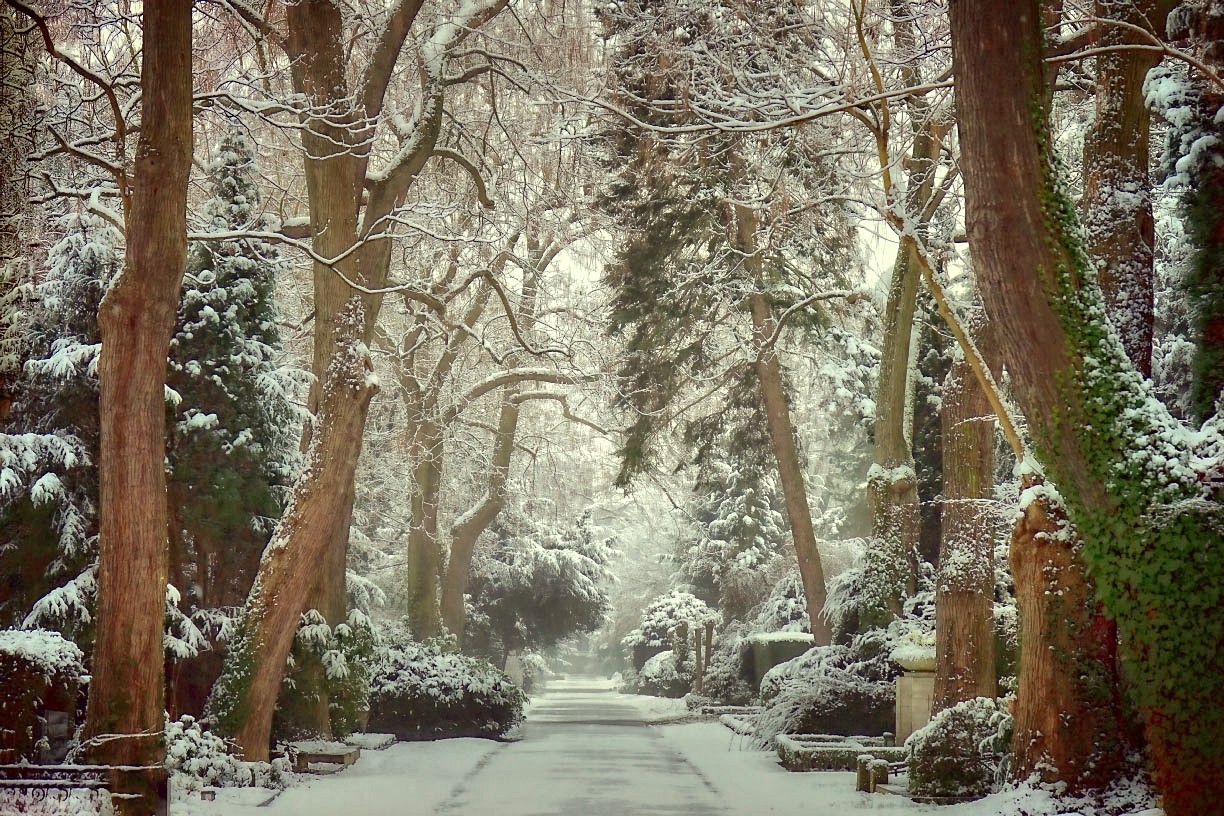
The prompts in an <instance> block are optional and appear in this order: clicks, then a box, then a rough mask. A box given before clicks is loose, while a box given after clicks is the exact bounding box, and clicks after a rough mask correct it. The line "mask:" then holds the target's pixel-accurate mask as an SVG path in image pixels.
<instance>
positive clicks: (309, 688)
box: [273, 609, 375, 740]
mask: <svg viewBox="0 0 1224 816" xmlns="http://www.w3.org/2000/svg"><path fill="white" fill-rule="evenodd" d="M374 641H375V635H374V630H373V628H372V625H371V623H370V619H369V618H367V617H366V616H365V614H364V613H362V612H360V611H358V610H356V609H354V610H353V611H351V612H350V613H349V616H348V620H347V621H346V622H344V623H339V624H336V626H335V628H334V629H333V628H332V627H331V626H328V625H327V621H326V619H324V617H323V615H322V614H320V613H319V611H318V610H316V609H308V610H306V611H305V612H303V613H302V619H301V622H300V624H299V626H298V631H297V636H296V638H295V639H294V642H293V649H292V651H291V652H290V654H289V661H288V667H287V670H286V673H285V679H284V685H283V688H282V691H281V695H280V699H279V700H278V701H277V708H276V719H275V721H274V725H273V736H274V737H275V738H276V739H278V740H299V739H314V738H316V737H318V736H319V734H318V729H317V726H315V725H314V719H313V713H312V712H313V710H314V708H315V703H316V702H317V700H318V696H319V694H320V693H321V692H323V691H325V692H326V694H327V698H328V701H329V703H330V708H329V710H330V714H331V730H332V734H333V735H334V736H335V737H337V738H342V737H345V736H347V735H349V734H351V733H352V732H353V731H355V730H357V728H358V726H359V723H360V721H361V719H362V717H363V716H364V714H365V712H366V711H367V710H368V707H369V706H368V700H367V698H368V696H369V680H368V678H369V663H370V661H371V659H372V656H373V652H374ZM320 666H321V667H322V671H321V672H318V671H303V670H302V669H303V667H307V668H317V667H320ZM320 686H322V688H320Z"/></svg>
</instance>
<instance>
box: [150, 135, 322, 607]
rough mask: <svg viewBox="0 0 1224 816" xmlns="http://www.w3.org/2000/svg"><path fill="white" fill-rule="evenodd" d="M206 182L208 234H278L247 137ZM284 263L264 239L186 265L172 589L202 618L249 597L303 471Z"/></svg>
mask: <svg viewBox="0 0 1224 816" xmlns="http://www.w3.org/2000/svg"><path fill="white" fill-rule="evenodd" d="M209 174H210V180H211V185H212V188H211V195H210V197H209V198H208V200H207V201H205V202H204V204H203V207H202V215H203V219H204V221H205V222H206V226H205V229H206V230H207V231H209V232H216V233H238V232H242V231H244V230H248V231H261V230H265V231H266V230H268V229H270V225H269V223H268V220H269V219H268V216H266V215H264V214H263V213H262V212H261V211H260V191H259V186H258V182H257V179H256V175H255V167H254V151H253V148H252V146H251V144H250V142H249V141H248V140H247V139H246V137H245V136H242V135H240V134H231V135H229V136H227V137H226V138H225V139H223V140H222V142H221V144H220V146H219V149H218V151H217V154H216V156H215V158H214V159H213V161H212V164H211V166H210V167H209ZM283 265H284V262H283V261H282V259H281V258H280V255H279V253H278V252H277V249H276V247H275V246H273V245H272V244H270V243H268V242H266V241H263V240H260V239H257V238H245V237H234V238H229V237H227V238H222V239H216V240H207V241H197V242H195V243H193V244H192V245H191V248H190V250H189V252H188V256H187V271H186V276H185V278H184V284H183V287H184V291H183V299H182V303H181V304H180V306H179V315H178V325H177V328H176V330H175V334H174V337H173V339H172V340H171V343H170V366H169V370H168V374H167V384H168V385H169V387H170V389H171V390H172V391H173V392H174V396H172V402H175V403H176V404H174V405H173V406H171V409H170V410H171V411H172V416H171V418H170V423H169V428H170V430H169V435H170V438H169V440H168V443H167V456H168V459H169V462H170V469H171V474H170V478H169V491H170V498H171V502H170V509H171V529H172V530H173V532H174V535H175V537H176V541H174V542H173V544H174V545H175V546H174V547H173V555H172V573H173V574H172V581H175V582H182V583H180V586H184V588H185V586H194V587H196V588H197V589H196V592H197V595H196V597H194V598H191V599H190V601H191V603H192V604H194V605H195V606H197V607H199V608H216V607H232V606H239V605H241V604H242V602H243V600H244V599H245V598H246V594H247V591H248V590H249V589H250V584H251V581H252V580H253V578H254V575H255V570H256V567H257V565H258V563H259V558H260V555H261V553H262V552H263V548H264V545H265V544H266V542H267V538H268V535H269V534H270V532H271V528H272V525H273V523H274V522H275V521H276V519H277V518H279V516H280V512H281V507H282V503H283V498H282V497H283V493H284V489H285V486H287V485H288V484H289V481H290V478H291V475H292V474H291V471H292V469H293V467H294V464H295V462H296V454H295V453H294V445H293V443H294V438H293V432H294V429H295V428H297V427H299V422H298V421H297V418H296V417H295V415H294V411H293V409H292V407H291V402H290V398H289V397H290V392H291V389H292V379H291V378H290V377H289V376H288V375H287V373H286V372H284V371H283V370H281V369H280V368H278V362H277V358H278V356H279V348H280V335H279V330H278V328H277V323H276V310H275V303H274V300H273V288H274V286H275V283H276V275H277V273H278V271H279V270H280V269H282V268H283Z"/></svg>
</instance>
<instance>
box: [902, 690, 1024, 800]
mask: <svg viewBox="0 0 1224 816" xmlns="http://www.w3.org/2000/svg"><path fill="white" fill-rule="evenodd" d="M1011 735H1012V715H1011V713H1010V712H1009V711H1008V709H1007V703H1006V702H1005V701H1003V700H998V699H995V698H992V697H978V698H976V699H973V700H966V701H965V702H963V703H957V704H956V705H954V706H952V707H951V708H947V709H944V710H943V711H941V712H939V713H938V714H936V715H935V716H934V717H932V718H931V721H930V722H929V723H927V724H926V725H925V726H923V727H922V728H920V729H919V730H917V731H915V732H914V733H913V734H911V735H910V737H909V739H907V740H906V741H905V747H906V748H907V749H909V757H908V760H907V764H908V766H909V785H910V790H911V791H912V792H914V793H921V794H925V795H928V796H985V795H986V794H988V793H990V792H991V791H992V790H993V789H994V788H995V786H996V783H997V781H998V778H999V764H1000V762H1001V760H1002V758H1003V757H1004V756H1005V755H1006V754H1007V752H1008V750H1009V747H1010V745H1011Z"/></svg>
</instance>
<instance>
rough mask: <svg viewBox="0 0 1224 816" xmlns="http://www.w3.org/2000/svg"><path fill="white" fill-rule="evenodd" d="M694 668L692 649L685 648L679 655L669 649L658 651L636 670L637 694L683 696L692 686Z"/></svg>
mask: <svg viewBox="0 0 1224 816" xmlns="http://www.w3.org/2000/svg"><path fill="white" fill-rule="evenodd" d="M696 670H697V664H696V661H695V660H694V658H693V650H692V649H686V650H685V651H684V652H683V654H681V655H680V656H679V657H677V655H676V653H675V652H673V651H672V650H671V649H667V650H665V651H662V652H659V653H658V654H657V655H655V656H654V657H652V658H650V659H649V660H647V661H646V664H645V665H644V666H642V670H641V671H640V672H638V676H637V691H638V694H650V695H653V696H655V697H683V696H684V695H686V694H688V693H689V691H691V690H692V688H693V674H694V673H695V672H696Z"/></svg>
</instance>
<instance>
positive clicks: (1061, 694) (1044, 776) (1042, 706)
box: [1010, 485, 1131, 793]
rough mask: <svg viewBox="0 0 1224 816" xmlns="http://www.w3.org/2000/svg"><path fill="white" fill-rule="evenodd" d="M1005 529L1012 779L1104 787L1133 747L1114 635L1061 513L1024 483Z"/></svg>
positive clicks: (1042, 492)
mask: <svg viewBox="0 0 1224 816" xmlns="http://www.w3.org/2000/svg"><path fill="white" fill-rule="evenodd" d="M1024 499H1025V500H1022V515H1021V517H1020V518H1019V519H1018V520H1017V521H1016V524H1015V527H1014V528H1013V529H1012V540H1011V550H1010V552H1011V568H1012V577H1013V579H1014V580H1015V583H1016V604H1017V606H1018V607H1019V611H1020V664H1019V670H1020V676H1019V688H1018V690H1017V694H1016V724H1015V734H1014V738H1013V742H1012V752H1013V759H1012V763H1013V764H1012V768H1011V774H1012V778H1013V779H1015V780H1016V781H1019V782H1022V781H1024V780H1026V779H1028V778H1030V777H1031V776H1033V775H1034V774H1035V775H1037V776H1038V777H1039V778H1040V779H1041V780H1042V781H1043V782H1050V783H1053V782H1065V783H1066V784H1067V785H1068V787H1069V790H1070V791H1071V792H1073V793H1074V792H1082V791H1090V790H1104V789H1105V788H1106V787H1107V786H1108V785H1109V784H1110V783H1111V782H1113V781H1115V780H1116V779H1118V778H1119V777H1120V776H1121V775H1122V774H1123V773H1124V772H1125V771H1126V770H1127V766H1126V762H1127V754H1128V752H1129V750H1130V748H1131V746H1130V745H1129V741H1128V740H1127V739H1126V735H1127V729H1126V720H1125V718H1124V717H1123V714H1122V699H1121V693H1120V685H1119V682H1118V674H1117V664H1116V660H1115V655H1116V648H1115V642H1116V637H1117V636H1116V633H1115V631H1114V629H1113V626H1112V625H1110V623H1109V621H1108V620H1106V619H1105V618H1103V617H1102V616H1100V615H1099V614H1097V600H1096V593H1095V590H1094V587H1093V584H1092V581H1091V579H1089V578H1088V576H1087V574H1086V571H1085V570H1084V565H1083V561H1082V559H1081V557H1080V555H1079V553H1078V548H1079V540H1078V537H1077V536H1076V534H1075V531H1074V530H1073V529H1072V528H1071V527H1070V525H1069V524H1068V523H1067V521H1066V515H1065V512H1064V511H1063V510H1062V509H1061V507H1059V506H1058V505H1057V504H1056V503H1054V502H1052V501H1051V499H1050V494H1049V492H1048V491H1047V490H1046V488H1045V487H1044V486H1043V485H1037V486H1035V487H1031V488H1030V489H1029V490H1028V491H1027V492H1026V493H1025V494H1024Z"/></svg>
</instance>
